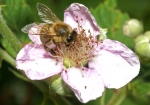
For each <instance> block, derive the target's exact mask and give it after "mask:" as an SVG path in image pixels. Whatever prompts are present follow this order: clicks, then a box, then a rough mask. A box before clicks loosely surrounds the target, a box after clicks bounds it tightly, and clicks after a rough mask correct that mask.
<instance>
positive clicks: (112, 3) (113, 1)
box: [105, 0, 117, 8]
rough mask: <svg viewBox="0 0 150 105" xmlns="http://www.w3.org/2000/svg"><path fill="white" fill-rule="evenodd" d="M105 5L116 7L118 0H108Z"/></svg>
mask: <svg viewBox="0 0 150 105" xmlns="http://www.w3.org/2000/svg"><path fill="white" fill-rule="evenodd" d="M105 5H108V6H109V7H112V8H115V7H116V6H117V2H116V0H106V1H105Z"/></svg>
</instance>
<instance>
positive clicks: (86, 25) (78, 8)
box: [64, 3, 100, 36]
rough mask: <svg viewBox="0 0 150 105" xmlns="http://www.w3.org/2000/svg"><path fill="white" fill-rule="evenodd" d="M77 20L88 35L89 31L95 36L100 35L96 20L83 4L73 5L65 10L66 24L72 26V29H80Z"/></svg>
mask: <svg viewBox="0 0 150 105" xmlns="http://www.w3.org/2000/svg"><path fill="white" fill-rule="evenodd" d="M77 17H78V18H77ZM81 19H82V20H81ZM77 20H78V21H79V23H80V25H81V26H82V28H83V29H84V30H86V32H87V34H88V30H89V29H90V32H91V33H92V35H93V36H97V35H98V34H99V33H100V29H99V27H98V25H97V23H96V21H95V18H94V17H93V16H92V15H91V13H90V11H89V10H88V8H87V7H85V6H84V5H82V4H79V3H73V4H71V5H70V6H69V7H68V8H67V9H66V10H65V13H64V22H65V23H67V24H69V25H70V26H72V28H78V23H77V22H76V21H77Z"/></svg>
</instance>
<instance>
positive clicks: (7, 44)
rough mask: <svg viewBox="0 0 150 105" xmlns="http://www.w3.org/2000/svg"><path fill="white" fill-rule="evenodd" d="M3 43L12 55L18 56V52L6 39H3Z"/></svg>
mask: <svg viewBox="0 0 150 105" xmlns="http://www.w3.org/2000/svg"><path fill="white" fill-rule="evenodd" d="M1 44H2V46H3V47H4V48H5V49H6V51H7V52H8V53H9V54H10V55H11V56H13V57H14V58H15V57H16V52H15V51H14V49H13V48H12V47H11V46H10V45H9V43H8V42H7V41H6V40H5V39H2V41H1Z"/></svg>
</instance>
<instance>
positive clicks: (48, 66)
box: [16, 44, 62, 80]
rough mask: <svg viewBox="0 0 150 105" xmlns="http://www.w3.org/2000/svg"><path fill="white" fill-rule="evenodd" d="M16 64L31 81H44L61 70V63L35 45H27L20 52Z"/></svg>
mask: <svg viewBox="0 0 150 105" xmlns="http://www.w3.org/2000/svg"><path fill="white" fill-rule="evenodd" d="M16 64H17V68H18V69H21V70H23V71H24V72H25V73H26V75H27V76H28V78H29V79H32V80H40V79H45V78H47V77H50V76H52V75H55V74H58V73H60V72H61V70H62V63H61V62H57V61H56V60H55V59H54V58H52V57H51V56H50V55H49V53H48V52H46V51H45V50H44V48H43V46H42V45H35V44H28V45H26V46H25V47H24V48H22V49H21V50H20V52H19V53H18V55H17V57H16Z"/></svg>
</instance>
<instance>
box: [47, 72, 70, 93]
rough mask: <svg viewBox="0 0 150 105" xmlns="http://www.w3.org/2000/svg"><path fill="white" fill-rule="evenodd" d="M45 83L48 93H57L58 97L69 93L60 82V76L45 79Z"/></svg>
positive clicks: (64, 84) (67, 88)
mask: <svg viewBox="0 0 150 105" xmlns="http://www.w3.org/2000/svg"><path fill="white" fill-rule="evenodd" d="M46 82H47V83H48V85H49V89H50V92H52V93H57V94H59V95H68V94H69V93H70V92H71V90H70V88H69V87H68V86H67V85H66V83H65V82H64V81H63V80H62V77H61V75H60V74H57V75H54V76H52V77H50V78H48V79H46Z"/></svg>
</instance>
